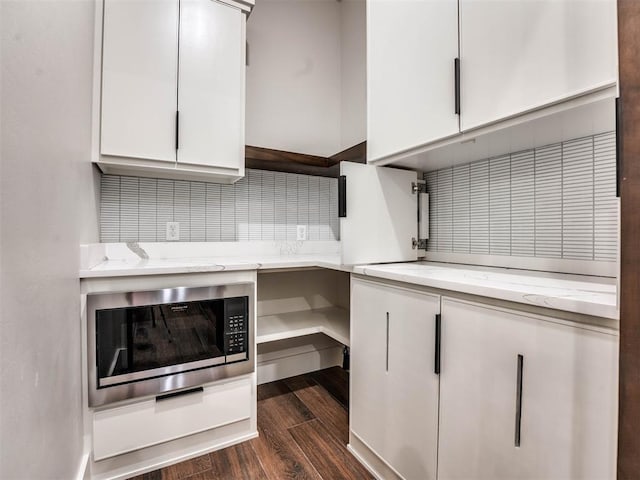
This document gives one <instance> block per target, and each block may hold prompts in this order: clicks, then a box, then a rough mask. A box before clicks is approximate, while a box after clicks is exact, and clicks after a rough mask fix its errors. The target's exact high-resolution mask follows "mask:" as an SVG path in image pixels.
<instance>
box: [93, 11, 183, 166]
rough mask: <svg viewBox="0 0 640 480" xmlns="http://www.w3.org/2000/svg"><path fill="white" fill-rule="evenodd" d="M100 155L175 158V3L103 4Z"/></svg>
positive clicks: (155, 158) (176, 39) (176, 60)
mask: <svg viewBox="0 0 640 480" xmlns="http://www.w3.org/2000/svg"><path fill="white" fill-rule="evenodd" d="M103 36H104V42H103V50H102V123H101V127H102V128H101V130H102V138H101V148H100V151H101V153H102V154H103V155H116V156H125V157H135V158H146V159H152V160H163V161H168V162H175V159H176V146H175V122H176V105H177V99H176V91H177V88H178V2H177V0H138V1H116V0H107V1H105V3H104V30H103Z"/></svg>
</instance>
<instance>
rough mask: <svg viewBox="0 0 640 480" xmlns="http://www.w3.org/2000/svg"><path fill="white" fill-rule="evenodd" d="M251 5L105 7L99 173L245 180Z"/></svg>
mask: <svg viewBox="0 0 640 480" xmlns="http://www.w3.org/2000/svg"><path fill="white" fill-rule="evenodd" d="M250 4H251V2H246V5H240V4H238V6H236V5H235V4H234V3H233V2H231V1H227V2H224V3H222V2H217V1H214V0H105V2H104V18H103V25H104V26H103V47H102V91H101V139H100V153H101V157H100V159H99V161H98V163H99V165H100V167H101V168H102V170H103V171H105V172H107V173H120V174H134V175H153V176H171V177H174V178H206V179H213V180H216V181H222V182H231V181H235V180H237V179H238V178H240V177H241V176H242V175H244V103H245V21H246V18H245V12H246V11H247V9H249V8H250Z"/></svg>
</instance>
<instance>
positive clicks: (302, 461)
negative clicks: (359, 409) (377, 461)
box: [134, 367, 373, 480]
mask: <svg viewBox="0 0 640 480" xmlns="http://www.w3.org/2000/svg"><path fill="white" fill-rule="evenodd" d="M348 408H349V376H348V373H347V372H345V371H344V370H342V368H340V367H332V368H328V369H325V370H320V371H318V372H313V373H309V374H306V375H300V376H297V377H292V378H287V379H285V380H280V381H277V382H272V383H267V384H264V385H260V386H259V387H258V432H259V434H260V436H259V437H258V438H255V439H253V440H250V441H248V442H244V443H241V444H239V445H235V446H233V447H229V448H225V449H223V450H218V451H217V452H213V453H210V454H208V455H203V456H201V457H197V458H194V459H191V460H188V461H186V462H182V463H178V464H176V465H171V466H169V467H166V468H163V469H161V470H155V471H153V472H150V473H146V474H144V475H140V476H138V477H134V480H186V479H188V480H235V479H239V480H253V479H256V480H263V479H264V480H285V479H296V480H307V479H309V480H341V479H344V480H365V479H372V478H373V477H372V476H371V475H370V474H369V472H367V470H366V469H365V468H364V467H363V466H362V465H361V464H360V463H359V462H358V461H357V460H356V459H355V458H354V457H353V455H351V453H349V451H348V450H347V448H346V444H347V441H348V438H349V420H348V418H349V417H348Z"/></svg>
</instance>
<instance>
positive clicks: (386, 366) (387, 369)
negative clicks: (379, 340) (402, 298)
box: [385, 312, 389, 372]
mask: <svg viewBox="0 0 640 480" xmlns="http://www.w3.org/2000/svg"><path fill="white" fill-rule="evenodd" d="M386 355H387V357H386V360H385V362H386V365H385V371H387V372H388V371H389V312H387V354H386Z"/></svg>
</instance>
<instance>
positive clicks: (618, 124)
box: [616, 97, 622, 197]
mask: <svg viewBox="0 0 640 480" xmlns="http://www.w3.org/2000/svg"><path fill="white" fill-rule="evenodd" d="M621 179H622V106H621V105H620V97H617V98H616V197H620V181H621Z"/></svg>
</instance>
